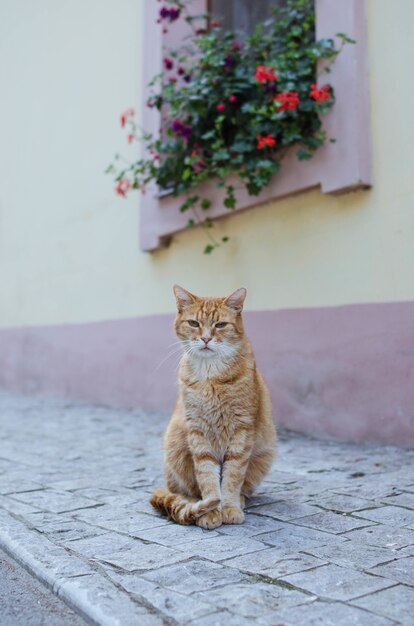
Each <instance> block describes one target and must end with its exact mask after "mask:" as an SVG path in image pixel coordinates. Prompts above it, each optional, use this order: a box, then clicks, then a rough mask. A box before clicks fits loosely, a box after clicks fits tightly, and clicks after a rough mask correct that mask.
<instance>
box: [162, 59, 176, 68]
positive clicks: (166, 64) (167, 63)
mask: <svg viewBox="0 0 414 626" xmlns="http://www.w3.org/2000/svg"><path fill="white" fill-rule="evenodd" d="M164 67H165V69H166V70H172V68H173V67H174V61H173V60H172V59H170V58H169V57H165V59H164Z"/></svg>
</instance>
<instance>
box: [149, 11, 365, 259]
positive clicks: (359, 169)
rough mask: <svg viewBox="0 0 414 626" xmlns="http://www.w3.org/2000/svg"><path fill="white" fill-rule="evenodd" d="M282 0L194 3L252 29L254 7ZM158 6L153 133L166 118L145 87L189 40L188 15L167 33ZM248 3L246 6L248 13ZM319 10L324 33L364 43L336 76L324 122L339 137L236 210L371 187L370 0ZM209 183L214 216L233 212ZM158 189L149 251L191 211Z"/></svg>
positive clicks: (152, 17)
mask: <svg viewBox="0 0 414 626" xmlns="http://www.w3.org/2000/svg"><path fill="white" fill-rule="evenodd" d="M275 2H283V0H275V1H274V2H270V0H269V1H268V0H260V3H259V2H258V1H257V0H210V3H209V2H208V0H192V3H191V8H192V10H193V12H194V14H195V15H199V14H201V13H206V12H207V11H208V9H209V8H212V6H211V5H212V4H214V6H215V7H216V10H217V13H218V14H220V7H221V8H222V10H223V7H224V9H225V10H226V11H228V13H226V14H225V15H224V19H229V20H233V19H235V20H239V22H238V23H240V24H241V25H242V24H246V29H250V28H252V25H253V23H254V20H256V19H257V13H256V11H257V10H258V9H257V8H254V5H259V4H260V12H262V11H266V10H267V8H264V9H263V8H262V7H267V6H268V5H270V4H272V5H274V4H275ZM159 6H160V5H159V3H158V2H152V1H151V2H150V1H148V2H145V11H144V20H145V29H144V33H145V39H144V61H145V62H144V67H143V82H144V88H143V102H144V106H143V126H144V128H145V129H146V130H147V131H149V132H152V133H154V134H157V133H159V132H160V127H161V120H160V117H159V114H158V113H157V111H155V109H148V108H147V107H146V106H145V102H146V101H147V98H148V92H147V91H146V86H147V85H148V83H149V82H150V80H151V79H152V78H153V76H154V74H156V73H158V72H160V71H161V69H162V59H163V56H164V53H165V51H166V50H168V49H170V48H171V47H173V46H174V45H175V44H176V43H177V42H180V41H182V39H183V37H185V36H186V34H187V33H188V30H189V25H188V24H187V23H186V22H185V21H184V20H177V22H176V23H174V25H173V26H172V27H171V28H169V29H168V32H167V33H163V32H162V29H161V28H160V27H159V24H157V23H156V20H157V17H158V11H159ZM226 7H227V8H226ZM229 7H230V8H229ZM235 7H236V9H235ZM243 8H244V9H245V10H246V11H247V12H246V11H245V13H243V10H242V9H243ZM230 9H231V11H230ZM212 10H213V9H212ZM315 11H316V33H315V35H316V37H317V38H318V39H320V38H330V37H332V35H333V34H335V33H338V32H343V33H346V34H347V35H349V37H351V38H352V39H355V40H356V41H357V44H356V45H349V46H346V48H345V49H344V50H343V52H342V53H341V55H340V56H339V57H338V59H337V60H336V62H335V63H334V65H333V67H332V72H331V74H330V75H329V82H330V83H331V84H332V85H333V86H334V88H335V92H336V96H337V102H336V104H335V106H334V107H333V109H332V110H331V111H330V112H329V113H328V114H327V115H326V116H325V121H324V127H325V129H326V131H327V133H328V135H329V136H330V137H334V138H335V139H336V143H334V144H326V145H325V146H323V147H322V148H320V149H319V150H318V151H317V153H316V154H315V156H314V157H313V159H312V160H310V161H303V162H298V161H297V160H296V155H295V154H293V153H292V154H290V155H288V156H287V157H286V159H285V160H284V162H283V166H282V170H281V172H280V173H279V174H278V175H277V176H275V177H274V180H272V182H271V184H270V185H268V186H267V187H266V188H265V189H264V191H263V192H262V194H261V195H260V196H258V197H252V196H249V195H248V194H247V192H245V191H241V192H240V193H238V197H237V209H236V211H240V210H244V209H253V208H254V207H255V206H257V205H259V204H262V203H263V202H268V201H270V200H276V199H278V198H282V197H286V196H288V195H290V194H293V193H298V192H303V191H306V190H308V189H315V188H320V189H321V191H322V193H329V194H340V193H346V192H348V191H353V190H356V189H363V188H367V187H369V186H370V185H371V142H370V106H369V89H368V85H369V72H368V52H367V27H366V0H315ZM243 15H244V16H245V17H243V19H242V17H241V16H243ZM259 19H260V20H261V19H262V17H261V16H260V17H259ZM240 20H242V21H240ZM235 186H236V187H237V182H236V183H235ZM202 187H203V188H202V189H200V195H202V196H203V197H206V198H209V199H210V200H211V203H212V206H211V208H210V209H209V211H208V217H211V218H217V217H223V216H228V215H229V214H230V213H229V210H228V209H226V208H225V207H224V206H223V192H222V190H220V189H217V188H216V187H215V185H214V184H213V183H203V186H202ZM158 191H159V190H156V189H153V190H150V189H148V192H147V194H146V195H145V196H144V197H143V198H142V201H141V209H140V210H141V220H140V222H141V226H140V245H141V248H142V249H143V250H147V251H152V250H157V249H159V248H162V247H164V246H166V245H168V241H169V239H170V238H171V236H173V235H174V234H175V233H177V232H179V231H181V230H185V229H186V227H187V221H188V218H187V215H186V214H183V213H180V211H179V207H180V206H181V204H182V199H181V198H176V197H174V196H171V195H165V196H161V197H160V195H159V193H158Z"/></svg>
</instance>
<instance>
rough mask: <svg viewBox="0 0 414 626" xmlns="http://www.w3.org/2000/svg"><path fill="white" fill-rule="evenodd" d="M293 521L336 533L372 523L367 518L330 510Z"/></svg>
mask: <svg viewBox="0 0 414 626" xmlns="http://www.w3.org/2000/svg"><path fill="white" fill-rule="evenodd" d="M295 523H296V524H299V525H301V526H307V527H308V528H317V529H319V530H324V531H326V532H329V533H337V534H339V533H345V532H347V531H349V530H352V529H354V528H361V527H362V526H372V525H373V524H372V522H369V521H368V520H364V519H357V518H355V517H351V516H349V515H343V514H341V513H332V512H331V511H326V512H324V513H317V514H316V515H310V516H309V517H302V518H301V519H300V520H295Z"/></svg>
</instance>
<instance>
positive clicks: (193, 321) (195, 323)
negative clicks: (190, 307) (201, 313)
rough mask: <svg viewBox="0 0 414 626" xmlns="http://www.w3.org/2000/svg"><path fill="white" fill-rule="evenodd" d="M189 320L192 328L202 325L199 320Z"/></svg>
mask: <svg viewBox="0 0 414 626" xmlns="http://www.w3.org/2000/svg"><path fill="white" fill-rule="evenodd" d="M187 322H188V324H189V325H190V326H191V328H198V327H199V326H200V324H199V323H198V322H197V320H187Z"/></svg>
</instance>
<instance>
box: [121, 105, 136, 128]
mask: <svg viewBox="0 0 414 626" xmlns="http://www.w3.org/2000/svg"><path fill="white" fill-rule="evenodd" d="M134 115H135V109H127V110H126V111H124V112H123V113H122V115H121V126H122V128H124V126H125V124H126V123H127V121H128V118H130V117H134Z"/></svg>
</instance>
